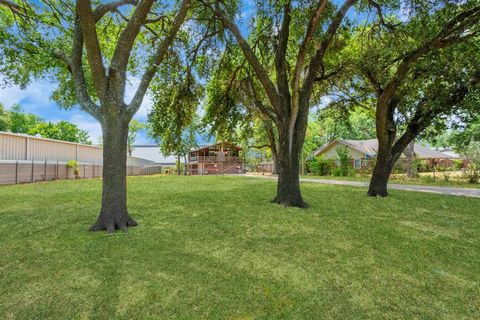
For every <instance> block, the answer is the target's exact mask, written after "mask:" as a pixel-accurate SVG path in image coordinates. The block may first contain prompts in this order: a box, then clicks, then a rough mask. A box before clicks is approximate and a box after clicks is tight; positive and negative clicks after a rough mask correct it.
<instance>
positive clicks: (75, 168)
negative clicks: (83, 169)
mask: <svg viewBox="0 0 480 320" xmlns="http://www.w3.org/2000/svg"><path fill="white" fill-rule="evenodd" d="M67 168H70V169H72V170H73V174H74V175H75V179H80V169H79V167H78V162H77V161H75V160H68V162H67Z"/></svg>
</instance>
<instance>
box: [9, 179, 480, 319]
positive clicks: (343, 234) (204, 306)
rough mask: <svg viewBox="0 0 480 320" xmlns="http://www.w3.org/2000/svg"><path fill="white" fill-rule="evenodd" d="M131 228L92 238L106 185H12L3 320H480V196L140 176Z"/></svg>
mask: <svg viewBox="0 0 480 320" xmlns="http://www.w3.org/2000/svg"><path fill="white" fill-rule="evenodd" d="M128 184H129V206H130V212H131V215H132V216H133V217H134V218H135V219H136V220H137V221H138V222H139V223H140V226H139V227H136V228H133V229H130V231H129V232H128V233H122V232H117V233H115V234H112V235H107V234H106V233H90V232H87V231H86V230H87V228H88V227H89V225H90V224H92V223H93V222H94V221H95V218H96V216H97V213H98V210H99V200H100V181H99V180H80V181H57V182H47V183H37V184H31V185H16V186H3V187H0V217H1V221H2V223H1V225H0V244H1V246H0V315H1V316H0V318H1V319H33V318H35V319H49V318H50V319H479V318H480V199H474V198H462V197H454V196H441V195H434V194H424V193H412V192H401V191H396V190H392V191H391V195H390V196H389V197H388V198H371V197H367V196H365V188H354V187H346V186H332V185H320V184H304V185H303V193H304V197H305V199H306V201H307V202H308V203H309V204H310V206H311V207H310V209H307V210H301V209H285V208H282V207H280V206H278V205H274V204H270V203H269V200H270V199H271V198H272V196H273V193H274V190H275V183H274V182H273V181H270V180H263V179H256V178H240V177H226V176H221V177H180V178H178V177H166V176H152V177H133V178H129V179H128Z"/></svg>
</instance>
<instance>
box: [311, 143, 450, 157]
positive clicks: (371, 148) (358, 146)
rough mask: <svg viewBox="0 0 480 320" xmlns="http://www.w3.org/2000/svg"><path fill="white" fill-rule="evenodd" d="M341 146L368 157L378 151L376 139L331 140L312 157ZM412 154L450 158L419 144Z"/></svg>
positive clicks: (373, 155) (415, 146)
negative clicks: (338, 145)
mask: <svg viewBox="0 0 480 320" xmlns="http://www.w3.org/2000/svg"><path fill="white" fill-rule="evenodd" d="M337 143H339V144H343V145H345V146H348V147H350V148H352V149H355V150H357V151H359V152H361V153H363V154H364V155H366V156H368V157H375V156H376V155H377V150H378V140H377V139H369V140H342V139H338V140H333V141H332V142H330V143H328V144H326V145H324V146H322V147H320V148H318V149H317V150H315V151H314V152H313V156H314V157H316V156H318V155H320V154H322V153H323V152H324V151H326V150H327V149H329V148H330V147H331V146H333V145H335V144H337ZM413 150H414V153H415V156H416V157H417V158H419V159H448V158H452V157H451V156H450V155H448V154H445V153H443V152H440V151H437V150H434V149H432V148H429V147H427V146H423V145H421V144H419V143H415V145H414V148H413Z"/></svg>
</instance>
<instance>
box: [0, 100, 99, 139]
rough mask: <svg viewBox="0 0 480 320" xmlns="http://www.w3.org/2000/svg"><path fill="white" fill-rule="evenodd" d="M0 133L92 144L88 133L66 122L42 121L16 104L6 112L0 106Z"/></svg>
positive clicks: (0, 105)
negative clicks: (6, 132) (5, 132)
mask: <svg viewBox="0 0 480 320" xmlns="http://www.w3.org/2000/svg"><path fill="white" fill-rule="evenodd" d="M0 131H8V132H13V133H23V134H28V135H32V136H40V137H42V138H49V139H55V140H62V141H69V142H76V143H83V144H92V142H91V141H90V137H89V136H88V132H87V131H85V130H82V129H79V128H78V127H77V126H76V125H75V124H73V123H70V122H68V121H64V120H62V121H58V122H52V121H44V120H43V119H42V118H40V117H39V116H37V115H35V114H33V113H26V112H24V111H23V110H22V108H21V106H20V105H18V104H15V105H13V106H12V107H11V108H10V109H9V110H7V109H6V108H5V107H4V106H3V105H2V104H0Z"/></svg>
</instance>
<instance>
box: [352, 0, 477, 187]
mask: <svg viewBox="0 0 480 320" xmlns="http://www.w3.org/2000/svg"><path fill="white" fill-rule="evenodd" d="M397 22H398V21H397ZM479 34H480V6H479V5H478V2H477V1H467V2H466V3H464V2H463V1H462V2H461V3H449V2H447V3H443V4H440V5H439V4H438V3H437V4H435V5H434V6H432V7H430V6H426V7H424V8H422V11H421V12H420V13H418V14H417V15H415V16H413V17H410V18H409V19H408V20H407V21H406V22H403V23H400V22H398V23H396V26H395V27H394V28H393V29H392V28H389V29H387V30H380V31H375V30H372V31H371V32H370V33H369V34H368V35H367V36H365V37H364V38H363V39H364V40H363V41H362V40H359V41H358V43H356V44H355V45H356V46H358V47H359V48H360V49H359V51H360V54H359V58H360V59H359V60H358V70H359V74H360V75H361V76H362V77H363V79H364V80H365V81H366V83H368V84H369V88H371V89H372V91H371V92H372V94H373V97H374V99H373V100H374V103H375V106H374V109H375V118H376V135H377V139H378V151H377V158H376V164H375V167H374V170H373V174H372V179H371V181H370V187H369V190H368V195H370V196H387V195H388V191H387V184H388V179H389V176H390V173H391V171H392V169H393V166H394V164H395V163H396V161H397V160H398V159H399V158H400V156H401V155H402V154H404V153H405V152H407V154H408V151H409V150H406V148H407V146H409V145H411V144H412V142H413V141H414V140H415V139H416V138H417V137H419V136H420V135H421V134H422V133H423V132H424V131H425V130H426V129H427V128H428V127H429V126H432V125H434V124H435V122H436V121H438V120H442V117H443V119H445V117H447V116H449V115H450V116H451V115H455V117H456V120H457V121H459V120H460V119H461V118H462V115H463V114H465V113H469V112H470V113H471V112H478V111H479V110H478V104H477V102H475V99H476V98H475V97H478V90H479V87H478V84H479V81H480V78H479V77H480V69H479V66H480V65H479V63H478V61H479V49H478V41H479ZM357 88H358V87H357ZM475 108H476V109H475Z"/></svg>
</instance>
